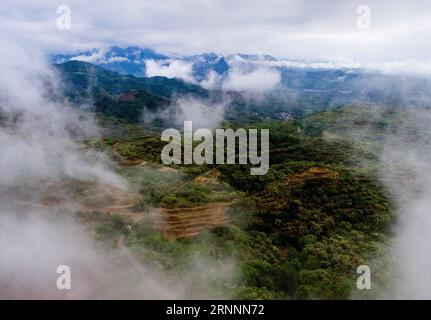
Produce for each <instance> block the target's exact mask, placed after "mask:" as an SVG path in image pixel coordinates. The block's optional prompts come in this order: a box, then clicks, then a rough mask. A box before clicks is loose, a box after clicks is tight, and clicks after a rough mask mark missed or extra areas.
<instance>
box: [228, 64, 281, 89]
mask: <svg viewBox="0 0 431 320" xmlns="http://www.w3.org/2000/svg"><path fill="white" fill-rule="evenodd" d="M280 81H281V75H280V73H279V72H278V71H276V70H274V69H270V68H264V67H258V68H257V69H254V70H252V71H243V70H241V69H239V68H236V67H234V68H232V70H231V71H230V72H229V74H228V76H227V78H226V79H225V80H224V82H223V84H222V88H223V89H225V90H235V91H252V92H264V91H269V90H272V89H274V88H275V87H276V86H277V85H278V84H279V83H280Z"/></svg>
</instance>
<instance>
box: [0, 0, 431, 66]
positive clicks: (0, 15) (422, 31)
mask: <svg viewBox="0 0 431 320" xmlns="http://www.w3.org/2000/svg"><path fill="white" fill-rule="evenodd" d="M359 4H361V3H358V1H356V0H336V1H331V2H330V3H328V1H323V0H316V1H312V2H310V1H307V2H305V1H299V0H272V1H271V5H268V3H267V2H266V1H260V0H249V1H244V0H237V1H227V0H217V1H216V0H213V1H211V0H208V1H192V0H178V1H163V2H160V1H159V2H154V1H149V0H139V1H138V0H130V1H122V2H110V3H106V2H105V1H101V0H95V1H92V2H91V3H88V1H84V0H70V1H68V5H70V7H71V10H72V11H71V12H72V29H71V30H58V29H57V28H56V18H57V16H58V15H57V14H56V8H57V5H58V2H57V1H54V0H47V1H44V3H43V4H40V3H35V2H33V1H29V0H24V1H20V2H19V3H18V2H17V1H15V0H3V1H2V8H1V9H0V30H1V31H0V34H1V37H10V38H13V39H14V40H16V41H21V42H25V43H27V42H31V43H33V45H34V44H36V45H38V46H41V47H43V48H44V49H48V50H51V51H56V52H58V51H64V50H71V51H74V50H77V49H88V48H93V47H99V46H101V45H112V44H120V45H130V44H135V45H140V46H149V47H152V48H155V49H158V50H160V51H162V52H166V53H188V54H189V53H197V52H202V51H216V52H222V53H224V54H229V53H237V52H246V53H257V54H259V53H268V54H272V55H274V56H277V57H284V58H289V59H295V60H296V59H301V60H304V59H310V60H326V61H340V60H343V59H345V58H348V59H352V60H354V61H366V60H372V61H391V60H407V59H416V60H426V59H430V52H431V42H430V41H429V39H430V38H431V2H429V1H424V0H412V1H408V2H404V3H402V2H400V1H397V2H395V1H390V0H381V1H373V2H372V3H370V4H369V5H370V7H371V19H372V28H371V29H370V30H358V29H357V28H356V20H357V18H358V14H357V13H356V9H357V6H358V5H359Z"/></svg>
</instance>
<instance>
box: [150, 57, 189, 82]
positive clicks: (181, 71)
mask: <svg viewBox="0 0 431 320" xmlns="http://www.w3.org/2000/svg"><path fill="white" fill-rule="evenodd" d="M145 66H146V75H147V76H148V77H156V76H161V77H166V78H180V79H183V80H185V81H189V82H192V81H193V76H192V64H191V63H187V62H183V61H179V60H172V61H170V62H166V61H154V60H146V61H145Z"/></svg>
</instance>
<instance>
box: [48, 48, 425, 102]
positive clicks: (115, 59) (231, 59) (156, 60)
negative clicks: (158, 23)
mask: <svg viewBox="0 0 431 320" xmlns="http://www.w3.org/2000/svg"><path fill="white" fill-rule="evenodd" d="M51 60H52V62H54V63H56V64H62V63H65V62H69V61H82V62H87V63H91V64H94V65H97V66H99V67H101V68H103V69H106V70H110V71H114V72H118V73H120V74H123V75H132V76H134V77H136V78H140V79H148V78H154V77H164V78H168V79H174V78H176V79H181V80H183V81H184V82H186V83H189V84H195V85H199V86H201V87H202V88H205V89H207V90H221V91H234V92H240V93H243V94H247V95H254V96H256V95H259V96H265V97H267V98H268V97H270V100H274V101H275V103H278V102H279V101H288V102H289V104H292V103H293V104H295V103H296V104H301V107H304V104H305V105H306V107H309V106H311V107H312V109H313V110H315V109H317V108H313V106H314V107H315V106H317V105H318V106H320V107H321V106H322V105H323V106H324V107H325V108H327V107H331V106H334V105H341V104H346V103H356V102H359V103H375V104H385V105H397V106H424V105H425V104H426V101H428V99H429V98H431V94H430V91H429V90H428V89H429V88H430V87H431V81H430V78H429V77H426V76H418V75H416V74H414V73H408V74H406V73H397V72H395V73H391V72H387V71H385V72H383V71H382V70H378V69H376V68H374V69H373V67H370V66H367V65H361V64H358V63H345V64H342V63H331V62H304V61H292V60H286V59H276V58H274V57H272V56H270V55H248V54H234V55H227V56H223V55H219V54H216V53H202V54H197V55H192V56H173V55H171V56H169V55H165V54H160V53H158V52H155V51H153V50H151V49H147V48H139V47H136V46H131V47H126V48H121V47H118V46H113V47H110V48H107V49H92V50H88V51H80V52H76V53H73V54H59V55H53V56H52V57H51ZM77 65H78V64H76V65H74V66H75V67H76V66H77ZM70 66H72V64H68V65H67V67H62V68H63V69H65V71H67V70H66V69H67V68H70ZM117 78H118V77H117ZM125 79H127V81H128V82H133V83H134V84H130V85H129V84H128V86H130V87H132V88H134V87H135V86H136V83H137V82H144V81H145V80H137V79H135V78H131V77H128V78H125ZM155 79H157V80H152V82H158V84H159V85H160V82H163V83H164V84H165V83H167V80H161V79H160V78H155ZM124 81H125V80H122V81H120V83H121V84H118V86H122V84H124ZM146 82H147V85H149V82H151V80H146ZM164 84H163V85H164ZM172 84H173V81H171V85H172ZM151 86H152V91H153V92H152V93H154V88H155V87H154V86H155V84H154V83H153V84H152V85H151ZM174 86H178V89H179V87H181V88H182V89H181V90H180V91H181V93H184V91H187V90H189V89H191V88H192V86H189V87H187V85H185V84H180V83H179V82H178V83H177V84H175V85H174ZM166 89H167V88H163V90H158V92H159V93H160V92H162V91H163V92H164V93H165V94H166V92H168V93H171V92H172V91H171V90H170V89H168V90H166ZM192 91H199V89H198V88H197V87H194V89H193V90H192ZM202 92H203V91H202ZM202 92H201V93H202ZM299 101H300V102H299Z"/></svg>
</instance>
